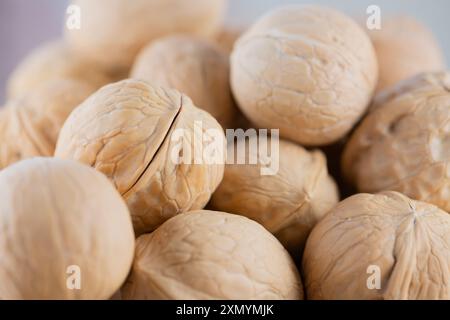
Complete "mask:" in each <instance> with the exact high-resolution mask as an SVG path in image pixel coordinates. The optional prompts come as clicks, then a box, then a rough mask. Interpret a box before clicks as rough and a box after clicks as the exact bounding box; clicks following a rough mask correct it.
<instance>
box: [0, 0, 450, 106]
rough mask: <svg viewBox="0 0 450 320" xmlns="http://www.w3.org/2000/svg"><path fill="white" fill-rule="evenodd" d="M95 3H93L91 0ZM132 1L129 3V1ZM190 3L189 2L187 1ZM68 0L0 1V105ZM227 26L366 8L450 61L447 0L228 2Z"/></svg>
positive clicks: (54, 29)
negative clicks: (424, 28) (274, 11)
mask: <svg viewBox="0 0 450 320" xmlns="http://www.w3.org/2000/svg"><path fill="white" fill-rule="evenodd" d="M93 1H95V0H93ZM130 1H132V0H130ZM186 1H189V0H186ZM68 2H69V1H68V0H0V104H3V102H4V96H5V93H4V91H5V83H6V80H7V78H8V76H9V74H10V73H11V72H12V70H13V69H14V67H15V66H16V65H17V64H18V63H19V62H20V60H21V59H23V57H24V56H25V55H26V54H27V53H28V52H29V51H30V50H31V49H33V48H34V47H36V46H37V45H38V44H40V43H41V42H43V41H46V40H50V39H54V38H56V37H58V36H59V35H60V34H61V30H62V26H63V21H64V17H65V9H66V7H67V5H68ZM229 2H230V7H229V12H228V17H227V21H226V23H227V24H229V25H235V26H246V25H248V24H250V23H251V22H252V21H254V20H255V19H256V18H257V17H259V16H260V15H261V14H263V13H265V12H266V11H267V10H269V9H270V8H273V7H276V6H279V5H283V4H291V3H301V4H305V3H315V4H322V5H329V6H332V7H335V8H338V9H341V10H343V11H345V12H347V13H348V14H350V15H353V16H355V17H361V16H365V12H366V8H367V7H368V6H369V5H374V4H375V5H378V6H379V7H380V8H381V10H382V15H383V14H385V15H389V14H392V13H407V14H409V15H412V16H414V17H416V18H418V19H419V20H421V21H422V22H424V23H425V24H427V25H428V26H429V27H430V28H431V29H432V30H433V31H434V33H435V35H436V37H437V39H438V40H439V42H440V44H441V46H442V47H443V49H444V51H445V53H446V56H447V62H448V61H450V35H449V29H450V21H449V19H448V14H449V13H450V1H448V0H430V1H424V0H229Z"/></svg>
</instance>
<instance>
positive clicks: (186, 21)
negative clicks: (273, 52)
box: [66, 0, 226, 68]
mask: <svg viewBox="0 0 450 320" xmlns="http://www.w3.org/2000/svg"><path fill="white" fill-rule="evenodd" d="M72 3H73V4H74V5H77V6H79V8H80V10H81V28H80V29H73V30H66V38H67V40H68V41H69V43H70V45H71V47H72V48H73V49H74V50H75V51H77V52H79V53H80V54H81V55H83V56H86V57H89V58H90V59H93V60H95V61H97V62H98V63H100V64H102V65H105V66H116V67H118V68H127V67H130V66H131V65H132V63H133V61H134V59H135V57H136V55H137V54H138V52H139V51H140V50H141V49H142V48H143V47H144V46H145V45H147V44H148V43H149V42H151V41H153V40H155V39H157V38H160V37H163V36H166V35H169V34H172V33H188V34H194V35H198V36H210V35H212V34H214V33H215V32H216V30H217V29H218V28H219V26H220V25H221V23H222V19H223V17H224V15H225V11H226V0H190V1H186V0H133V1H129V0H96V1H92V0H73V1H72Z"/></svg>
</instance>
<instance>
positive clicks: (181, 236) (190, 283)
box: [122, 211, 303, 300]
mask: <svg viewBox="0 0 450 320" xmlns="http://www.w3.org/2000/svg"><path fill="white" fill-rule="evenodd" d="M122 297H123V298H124V299H149V300H165V299H176V300H181V299H187V300H197V299H208V300H209V299H221V300H227V299H239V300H241V299H245V300H247V299H257V300H258V299H290V300H295V299H302V298H303V288H302V284H301V279H300V275H299V273H298V271H297V269H296V267H295V265H294V263H293V261H292V259H291V257H290V256H289V254H288V253H287V251H286V250H285V249H284V248H283V246H282V245H281V244H280V243H279V242H278V241H277V240H276V239H275V238H274V237H273V236H272V235H271V234H270V233H269V232H268V231H267V230H265V229H264V228H263V227H262V226H261V225H259V224H257V223H256V222H254V221H252V220H249V219H247V218H245V217H242V216H236V215H231V214H228V213H223V212H214V211H195V212H188V213H184V214H181V215H178V216H176V217H174V218H172V219H170V220H168V221H167V222H165V223H164V224H163V225H162V226H161V227H160V228H158V229H157V230H156V231H155V232H153V233H152V234H146V235H143V236H141V237H139V238H138V240H137V245H136V256H135V260H134V264H133V268H132V271H131V273H130V276H129V278H128V280H127V282H126V283H125V285H124V287H123V288H122Z"/></svg>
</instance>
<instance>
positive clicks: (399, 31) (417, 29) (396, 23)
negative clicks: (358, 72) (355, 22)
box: [369, 16, 445, 92]
mask: <svg viewBox="0 0 450 320" xmlns="http://www.w3.org/2000/svg"><path fill="white" fill-rule="evenodd" d="M369 34H370V37H371V39H372V42H373V45H374V47H375V51H376V53H377V57H378V63H379V81H378V87H377V91H378V92H380V91H381V90H383V89H386V88H387V87H390V86H392V85H395V84H396V83H397V82H399V81H402V80H405V79H407V78H410V77H412V76H415V75H417V74H419V73H422V72H433V71H441V70H445V61H444V56H443V53H442V51H441V48H440V47H439V45H438V43H437V41H436V39H435V38H434V36H433V34H432V33H431V31H430V30H428V28H427V27H426V26H424V25H423V24H421V23H420V22H419V21H417V20H415V19H414V18H412V17H408V16H392V17H389V18H386V19H383V22H382V28H381V29H380V30H373V31H370V32H369Z"/></svg>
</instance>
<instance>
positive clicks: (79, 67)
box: [7, 41, 119, 99]
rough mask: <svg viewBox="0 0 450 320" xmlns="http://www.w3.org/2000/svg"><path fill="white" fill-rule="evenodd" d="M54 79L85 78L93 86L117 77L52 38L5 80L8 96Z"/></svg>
mask: <svg viewBox="0 0 450 320" xmlns="http://www.w3.org/2000/svg"><path fill="white" fill-rule="evenodd" d="M56 79H74V80H78V81H80V82H87V83H88V84H90V85H92V86H94V87H95V89H98V88H100V87H102V86H103V85H105V84H108V83H110V82H115V81H116V79H115V77H114V76H113V75H112V74H109V73H108V72H107V71H105V70H103V69H101V68H100V67H98V66H97V65H96V64H94V63H92V62H91V61H88V60H86V59H83V58H80V57H78V56H76V55H75V54H74V53H73V52H71V51H70V50H69V49H68V48H67V45H66V44H65V43H64V42H62V41H55V42H50V43H46V44H44V45H41V46H40V47H38V48H37V49H35V50H34V51H32V53H31V54H30V55H28V56H27V57H26V58H25V59H24V61H22V62H21V63H20V64H19V66H18V67H17V68H16V69H15V71H14V72H13V74H12V75H11V77H10V79H9V81H8V89H7V91H8V97H9V98H10V99H14V98H18V97H19V96H21V95H24V94H28V92H29V91H31V90H34V89H36V88H37V87H39V86H41V85H42V84H43V83H45V82H48V81H53V80H56ZM117 80H119V79H117Z"/></svg>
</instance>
